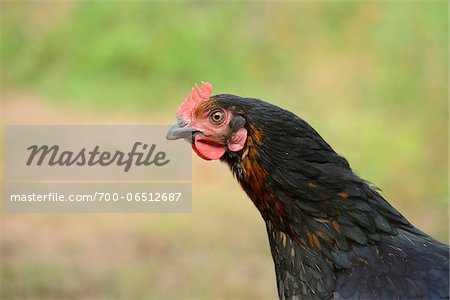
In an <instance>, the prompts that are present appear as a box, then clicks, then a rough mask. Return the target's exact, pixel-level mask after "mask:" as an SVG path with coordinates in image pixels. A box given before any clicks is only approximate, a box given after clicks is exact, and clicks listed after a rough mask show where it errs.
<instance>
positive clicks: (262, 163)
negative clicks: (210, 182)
mask: <svg viewBox="0 0 450 300" xmlns="http://www.w3.org/2000/svg"><path fill="white" fill-rule="evenodd" d="M208 101H209V102H210V103H208V104H207V105H204V107H203V108H201V109H202V110H204V111H205V112H207V113H209V112H210V111H211V110H214V109H217V108H220V109H223V110H224V111H226V113H227V114H229V115H231V117H229V121H227V122H229V124H228V129H227V130H221V131H220V132H221V134H220V139H219V138H215V140H214V141H215V142H216V143H219V144H220V143H221V142H219V141H224V142H223V143H224V145H226V143H227V141H229V140H230V139H232V138H229V137H230V136H232V134H233V133H235V132H236V131H237V130H242V129H241V128H245V130H246V140H245V145H243V147H242V148H241V149H239V148H238V149H239V150H237V151H231V150H230V149H234V148H232V147H228V148H227V149H226V150H224V151H225V152H224V153H223V155H222V156H221V157H220V160H221V161H223V162H225V163H227V164H228V165H229V167H230V169H231V171H232V172H233V174H234V175H235V177H236V179H237V180H238V181H239V183H240V184H241V186H242V188H243V189H244V190H245V192H246V193H247V195H248V196H249V197H250V199H251V200H252V201H253V203H254V204H255V206H256V207H257V209H258V210H259V212H260V213H261V216H262V217H263V219H264V221H265V223H266V229H267V233H268V237H269V242H270V248H271V253H272V257H273V260H274V264H275V271H276V278H277V286H278V294H279V297H280V299H445V298H447V299H448V298H449V247H448V246H447V245H445V244H442V243H440V242H438V241H437V240H435V239H433V238H432V237H430V236H429V235H427V234H425V233H423V232H421V231H420V230H418V229H417V228H415V227H414V226H413V225H412V224H411V223H409V222H408V221H407V220H406V219H405V218H404V217H403V216H402V215H401V214H400V213H399V212H398V211H397V210H396V209H395V208H393V207H392V206H391V205H390V204H389V203H388V202H387V201H386V200H385V199H384V198H383V197H382V196H381V195H380V193H379V192H378V191H377V189H375V188H374V187H373V186H371V185H370V184H368V183H367V182H366V181H364V180H362V179H361V178H359V177H358V176H357V175H355V174H354V173H353V172H352V170H351V168H350V166H349V164H348V162H347V160H345V159H344V158H343V157H341V156H339V155H338V154H337V153H336V152H335V151H333V149H332V148H331V147H330V146H329V145H328V144H327V143H326V142H325V141H324V140H323V139H322V138H321V137H320V135H319V134H318V133H317V132H316V131H315V130H314V129H313V128H312V127H311V126H309V125H308V124H307V123H306V122H305V121H303V120H302V119H300V118H299V117H297V116H296V115H294V114H292V113H291V112H289V111H286V110H284V109H281V108H279V107H277V106H274V105H272V104H269V103H267V102H264V101H261V100H258V99H252V98H242V97H239V96H234V95H228V94H223V95H215V96H211V97H210V98H209V99H208ZM195 113H196V114H198V115H201V113H200V112H198V111H197V112H195ZM235 119H238V121H234V120H235ZM179 123H180V122H179ZM185 123H188V122H185ZM236 124H238V125H236ZM184 125H185V124H183V125H182V126H184ZM183 130H184V129H183ZM192 134H193V137H191V138H189V137H188V138H187V139H188V140H189V141H190V142H192V143H193V148H194V147H196V141H197V140H198V139H197V137H195V136H196V135H199V134H200V135H201V134H202V131H201V130H200V129H194V130H192ZM168 136H169V135H168ZM205 136H206V137H210V136H211V133H208V134H205ZM171 137H173V136H171ZM183 137H184V138H186V136H183ZM211 143H212V142H211ZM219 144H218V145H217V146H219ZM198 151H199V150H196V152H198ZM200 152H201V150H200ZM204 153H207V152H204ZM199 155H201V154H199ZM201 156H202V157H203V156H206V157H207V156H208V155H207V154H205V155H201Z"/></svg>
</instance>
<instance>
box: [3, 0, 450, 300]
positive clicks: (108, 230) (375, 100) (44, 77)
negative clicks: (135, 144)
mask: <svg viewBox="0 0 450 300" xmlns="http://www.w3.org/2000/svg"><path fill="white" fill-rule="evenodd" d="M447 25H448V3H447V1H429V2H428V1H381V2H377V1H318V2H313V1H302V2H244V1H237V2H232V3H226V2H206V1H198V2H150V1H130V2H125V1H111V2H110V1H98V2H91V1H82V2H81V1H2V2H1V28H0V34H1V36H0V38H1V39H0V42H1V43H0V59H1V61H0V62H1V89H2V94H1V98H2V109H3V121H4V122H5V123H6V124H92V123H100V124H102V123H106V124H117V123H118V124H127V123H130V124H142V123H146V124H157V123H165V124H170V123H172V122H173V121H174V119H175V112H176V109H177V107H178V105H179V104H180V101H181V99H182V98H183V97H184V96H185V95H186V94H187V93H188V91H189V89H190V88H191V86H192V84H193V83H194V82H199V81H200V80H208V81H210V82H212V83H213V85H214V86H215V90H214V92H215V93H233V94H238V95H242V96H252V97H257V98H261V99H264V100H266V101H269V102H271V103H274V104H277V105H279V106H282V107H284V108H287V109H289V110H291V111H293V112H295V113H296V114H298V115H299V116H300V117H302V118H304V119H306V120H307V121H308V122H310V123H311V124H312V125H313V126H314V127H315V128H316V129H317V130H318V131H319V132H320V133H321V135H322V136H323V137H324V138H325V139H326V140H327V141H328V142H329V143H330V144H331V145H332V146H333V147H334V148H335V150H336V151H337V152H339V153H341V154H342V155H344V156H345V157H346V158H348V159H349V161H350V163H351V165H352V167H353V168H354V170H355V171H356V172H357V173H358V174H359V175H361V176H362V177H363V178H365V179H367V180H369V181H371V182H373V183H374V184H376V185H377V186H379V187H380V188H381V189H382V190H383V193H384V195H385V196H386V198H387V199H388V200H389V201H390V202H391V203H392V204H393V205H394V206H395V207H397V208H398V209H399V210H400V211H401V212H402V213H403V214H404V215H406V216H407V217H408V218H409V219H410V220H411V221H412V222H413V223H414V224H415V225H417V226H418V227H419V228H421V229H422V230H424V231H426V232H428V233H429V234H431V235H433V236H434V237H436V238H438V239H439V240H441V241H444V242H448V202H447V199H448V174H447V167H448V116H447V114H448V103H447V98H448V76H447V75H448V68H447V67H448V56H447V54H448V42H449V41H448V26H447ZM193 159H194V164H193V198H194V202H193V213H192V214H184V215H182V214H166V215H156V214H147V215H145V214H130V215H119V214H108V215H106V214H105V215H89V214H85V215H76V214H67V215H50V214H5V213H3V214H2V220H1V250H2V265H1V274H2V290H1V294H0V296H1V298H2V299H31V298H33V299H80V298H83V299H150V298H154V299H161V298H174V299H186V298H195V299H211V298H214V299H215V298H233V299H236V298H240V299H252V298H254V299H265V298H267V299H274V298H276V284H275V276H274V274H273V273H274V271H273V265H272V259H271V256H270V251H269V246H268V242H267V240H266V233H265V228H264V225H263V222H262V220H261V218H260V216H259V213H258V212H257V211H256V209H255V208H254V207H253V204H252V203H251V201H250V200H248V199H247V197H246V196H245V194H244V193H243V192H242V191H241V190H240V187H239V186H238V184H237V183H235V182H234V180H233V179H232V176H231V174H230V173H229V171H228V170H227V168H226V167H225V166H223V165H221V164H220V163H218V162H205V161H201V160H200V159H198V158H197V157H194V158H193Z"/></svg>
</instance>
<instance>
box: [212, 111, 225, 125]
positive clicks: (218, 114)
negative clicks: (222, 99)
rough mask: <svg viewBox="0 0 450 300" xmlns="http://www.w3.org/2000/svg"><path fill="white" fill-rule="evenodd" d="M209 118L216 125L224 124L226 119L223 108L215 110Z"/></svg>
mask: <svg viewBox="0 0 450 300" xmlns="http://www.w3.org/2000/svg"><path fill="white" fill-rule="evenodd" d="M209 120H210V121H211V123H213V124H216V125H219V124H222V123H223V121H224V120H225V113H224V112H223V111H222V110H214V111H212V112H211V114H210V115H209Z"/></svg>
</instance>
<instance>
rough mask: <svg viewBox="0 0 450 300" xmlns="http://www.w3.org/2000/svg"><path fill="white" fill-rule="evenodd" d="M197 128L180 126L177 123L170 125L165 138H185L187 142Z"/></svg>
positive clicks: (190, 139)
mask: <svg viewBox="0 0 450 300" xmlns="http://www.w3.org/2000/svg"><path fill="white" fill-rule="evenodd" d="M197 131H198V130H196V129H194V128H192V127H180V126H179V125H178V124H175V125H173V126H172V127H170V129H169V131H167V134H166V139H168V140H178V139H186V140H188V141H189V142H191V141H192V137H193V135H194V133H195V132H197Z"/></svg>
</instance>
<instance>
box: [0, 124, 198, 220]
mask: <svg viewBox="0 0 450 300" xmlns="http://www.w3.org/2000/svg"><path fill="white" fill-rule="evenodd" d="M167 129H168V126H150V125H135V126H134V125H124V126H119V125H106V126H105V125H101V126H100V125H96V126H87V125H84V126H7V127H6V132H5V133H6V152H5V155H6V160H5V161H6V178H5V179H6V180H5V201H4V205H5V209H6V210H7V211H17V212H21V211H25V212H27V211H30V212H40V211H43V212H189V211H190V210H191V174H192V172H191V169H192V168H191V150H190V147H189V145H186V143H182V142H180V143H169V142H168V141H166V139H165V135H166V132H167Z"/></svg>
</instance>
